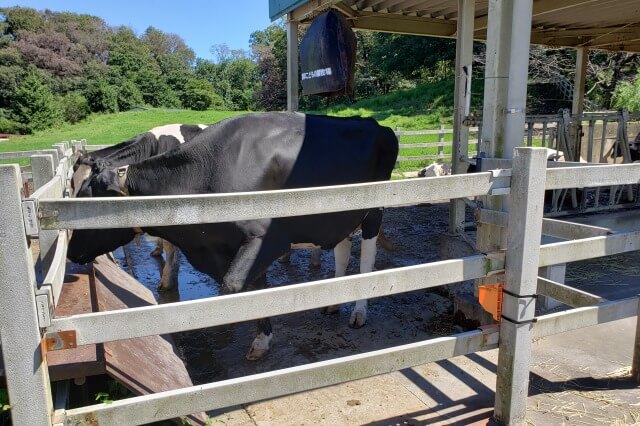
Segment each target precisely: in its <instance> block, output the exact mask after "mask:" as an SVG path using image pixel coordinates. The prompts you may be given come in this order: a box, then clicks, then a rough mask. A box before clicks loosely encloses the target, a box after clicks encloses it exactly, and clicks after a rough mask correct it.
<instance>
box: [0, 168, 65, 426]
mask: <svg viewBox="0 0 640 426" xmlns="http://www.w3.org/2000/svg"><path fill="white" fill-rule="evenodd" d="M21 186H22V178H21V176H20V168H19V167H18V166H17V165H14V164H12V165H0V188H2V192H0V194H1V195H0V217H2V220H0V342H1V343H2V356H3V360H4V369H5V375H6V379H7V388H8V391H9V403H10V405H11V418H12V420H13V424H14V425H51V415H52V412H53V404H52V400H51V388H50V385H49V372H48V370H47V364H46V360H45V359H43V358H42V354H41V352H40V329H39V326H38V315H37V312H36V304H35V294H34V291H35V285H36V283H35V274H34V269H33V260H32V255H31V251H30V250H29V247H28V246H27V236H26V234H25V229H24V222H23V218H22V206H21V202H22V201H21V195H20V189H21Z"/></svg>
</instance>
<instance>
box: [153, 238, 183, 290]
mask: <svg viewBox="0 0 640 426" xmlns="http://www.w3.org/2000/svg"><path fill="white" fill-rule="evenodd" d="M160 241H162V247H163V248H164V252H165V253H166V254H167V259H166V261H165V262H164V266H163V267H162V276H161V277H160V283H159V285H158V291H169V290H175V289H177V288H178V272H180V250H178V248H177V247H176V246H174V245H173V244H171V243H170V242H169V241H166V240H163V239H160ZM160 252H162V249H161V250H160Z"/></svg>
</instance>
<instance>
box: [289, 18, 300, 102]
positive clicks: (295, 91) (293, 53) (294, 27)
mask: <svg viewBox="0 0 640 426" xmlns="http://www.w3.org/2000/svg"><path fill="white" fill-rule="evenodd" d="M299 91H300V89H299V85H298V22H297V21H293V20H291V15H289V21H288V22H287V111H297V110H298V109H299Z"/></svg>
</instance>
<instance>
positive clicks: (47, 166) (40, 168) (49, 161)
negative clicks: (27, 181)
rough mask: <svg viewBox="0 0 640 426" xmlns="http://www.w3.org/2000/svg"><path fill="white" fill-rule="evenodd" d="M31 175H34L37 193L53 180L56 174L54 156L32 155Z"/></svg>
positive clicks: (34, 186)
mask: <svg viewBox="0 0 640 426" xmlns="http://www.w3.org/2000/svg"><path fill="white" fill-rule="evenodd" d="M31 173H32V174H33V190H34V191H35V190H37V189H38V188H40V187H41V186H42V185H44V184H45V183H47V182H49V181H50V180H51V178H53V175H54V174H55V166H54V160H53V155H51V154H36V155H32V156H31Z"/></svg>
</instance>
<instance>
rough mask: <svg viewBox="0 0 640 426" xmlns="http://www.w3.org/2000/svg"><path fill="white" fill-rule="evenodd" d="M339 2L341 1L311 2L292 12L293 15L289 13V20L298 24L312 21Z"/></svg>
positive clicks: (312, 0) (322, 0)
mask: <svg viewBox="0 0 640 426" xmlns="http://www.w3.org/2000/svg"><path fill="white" fill-rule="evenodd" d="M339 1H340V0H310V1H308V2H307V3H305V4H303V5H302V6H300V7H299V8H297V9H294V10H292V11H291V13H289V20H291V21H298V22H302V21H307V20H311V19H313V18H315V17H316V16H317V15H319V14H320V13H322V12H324V11H326V10H328V9H329V8H330V7H331V6H333V5H334V4H336V3H338V2H339Z"/></svg>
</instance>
